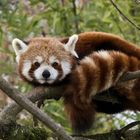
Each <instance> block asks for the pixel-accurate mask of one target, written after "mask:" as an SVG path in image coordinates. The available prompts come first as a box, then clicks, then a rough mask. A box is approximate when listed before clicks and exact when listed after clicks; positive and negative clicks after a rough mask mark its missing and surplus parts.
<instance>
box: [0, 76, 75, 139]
mask: <svg viewBox="0 0 140 140" xmlns="http://www.w3.org/2000/svg"><path fill="white" fill-rule="evenodd" d="M0 88H1V90H2V91H3V92H5V93H6V94H7V95H8V96H9V97H10V98H12V99H13V100H15V101H16V102H17V103H18V104H19V105H20V106H22V107H23V108H25V109H26V110H27V111H29V112H30V113H31V114H33V115H34V116H35V117H36V118H37V119H38V120H40V121H41V122H42V123H43V124H45V125H46V126H47V127H49V128H50V129H51V130H52V131H53V132H54V133H56V134H57V136H58V137H59V138H61V139H63V140H72V138H71V137H70V136H68V135H67V134H66V133H65V131H64V130H63V128H62V127H61V126H59V125H58V124H56V123H55V122H54V120H52V119H51V118H50V117H49V116H48V115H47V114H46V113H44V112H42V111H41V110H40V109H39V108H38V107H36V106H35V105H34V104H33V103H32V102H31V101H30V100H28V99H27V98H26V97H25V96H23V95H21V94H20V93H19V92H18V91H17V90H16V89H14V88H13V87H12V86H11V85H10V84H8V83H7V82H6V81H5V80H4V79H3V78H2V77H0Z"/></svg>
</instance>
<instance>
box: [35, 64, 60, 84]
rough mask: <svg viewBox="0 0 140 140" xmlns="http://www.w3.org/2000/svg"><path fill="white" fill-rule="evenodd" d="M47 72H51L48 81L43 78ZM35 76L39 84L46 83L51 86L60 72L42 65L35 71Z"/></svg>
mask: <svg viewBox="0 0 140 140" xmlns="http://www.w3.org/2000/svg"><path fill="white" fill-rule="evenodd" d="M45 70H48V71H49V72H50V77H49V78H48V79H44V77H43V76H42V73H43V72H44V71H45ZM34 75H35V78H36V80H37V81H38V82H39V83H41V84H44V83H49V84H51V83H53V82H54V81H55V80H56V79H57V76H58V71H57V70H55V69H54V68H53V67H52V66H49V65H42V66H40V67H39V68H38V69H36V70H35V71H34Z"/></svg>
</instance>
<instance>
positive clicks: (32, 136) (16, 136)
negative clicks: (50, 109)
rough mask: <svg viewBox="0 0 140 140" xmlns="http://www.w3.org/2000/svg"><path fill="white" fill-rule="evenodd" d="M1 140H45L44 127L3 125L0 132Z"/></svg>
mask: <svg viewBox="0 0 140 140" xmlns="http://www.w3.org/2000/svg"><path fill="white" fill-rule="evenodd" d="M0 133H1V134H2V135H1V136H0V138H2V139H3V140H47V137H48V135H47V132H46V130H45V129H44V128H39V127H35V128H33V127H26V126H19V125H18V126H13V127H11V126H6V127H5V126H3V128H2V129H1V132H0Z"/></svg>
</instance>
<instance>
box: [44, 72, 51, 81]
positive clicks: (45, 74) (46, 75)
mask: <svg viewBox="0 0 140 140" xmlns="http://www.w3.org/2000/svg"><path fill="white" fill-rule="evenodd" d="M50 75H51V74H50V72H49V71H48V70H45V71H43V73H42V76H43V78H45V79H47V78H49V77H50Z"/></svg>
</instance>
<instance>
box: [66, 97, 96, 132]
mask: <svg viewBox="0 0 140 140" xmlns="http://www.w3.org/2000/svg"><path fill="white" fill-rule="evenodd" d="M64 106H65V110H66V113H67V115H68V117H69V120H70V122H71V125H72V128H73V131H74V133H75V134H77V133H78V134H79V133H82V132H85V131H86V130H88V129H90V128H91V126H92V124H93V121H94V116H95V111H94V106H93V105H87V106H86V107H84V108H79V107H78V106H76V104H75V103H74V101H73V100H72V98H65V99H64Z"/></svg>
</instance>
